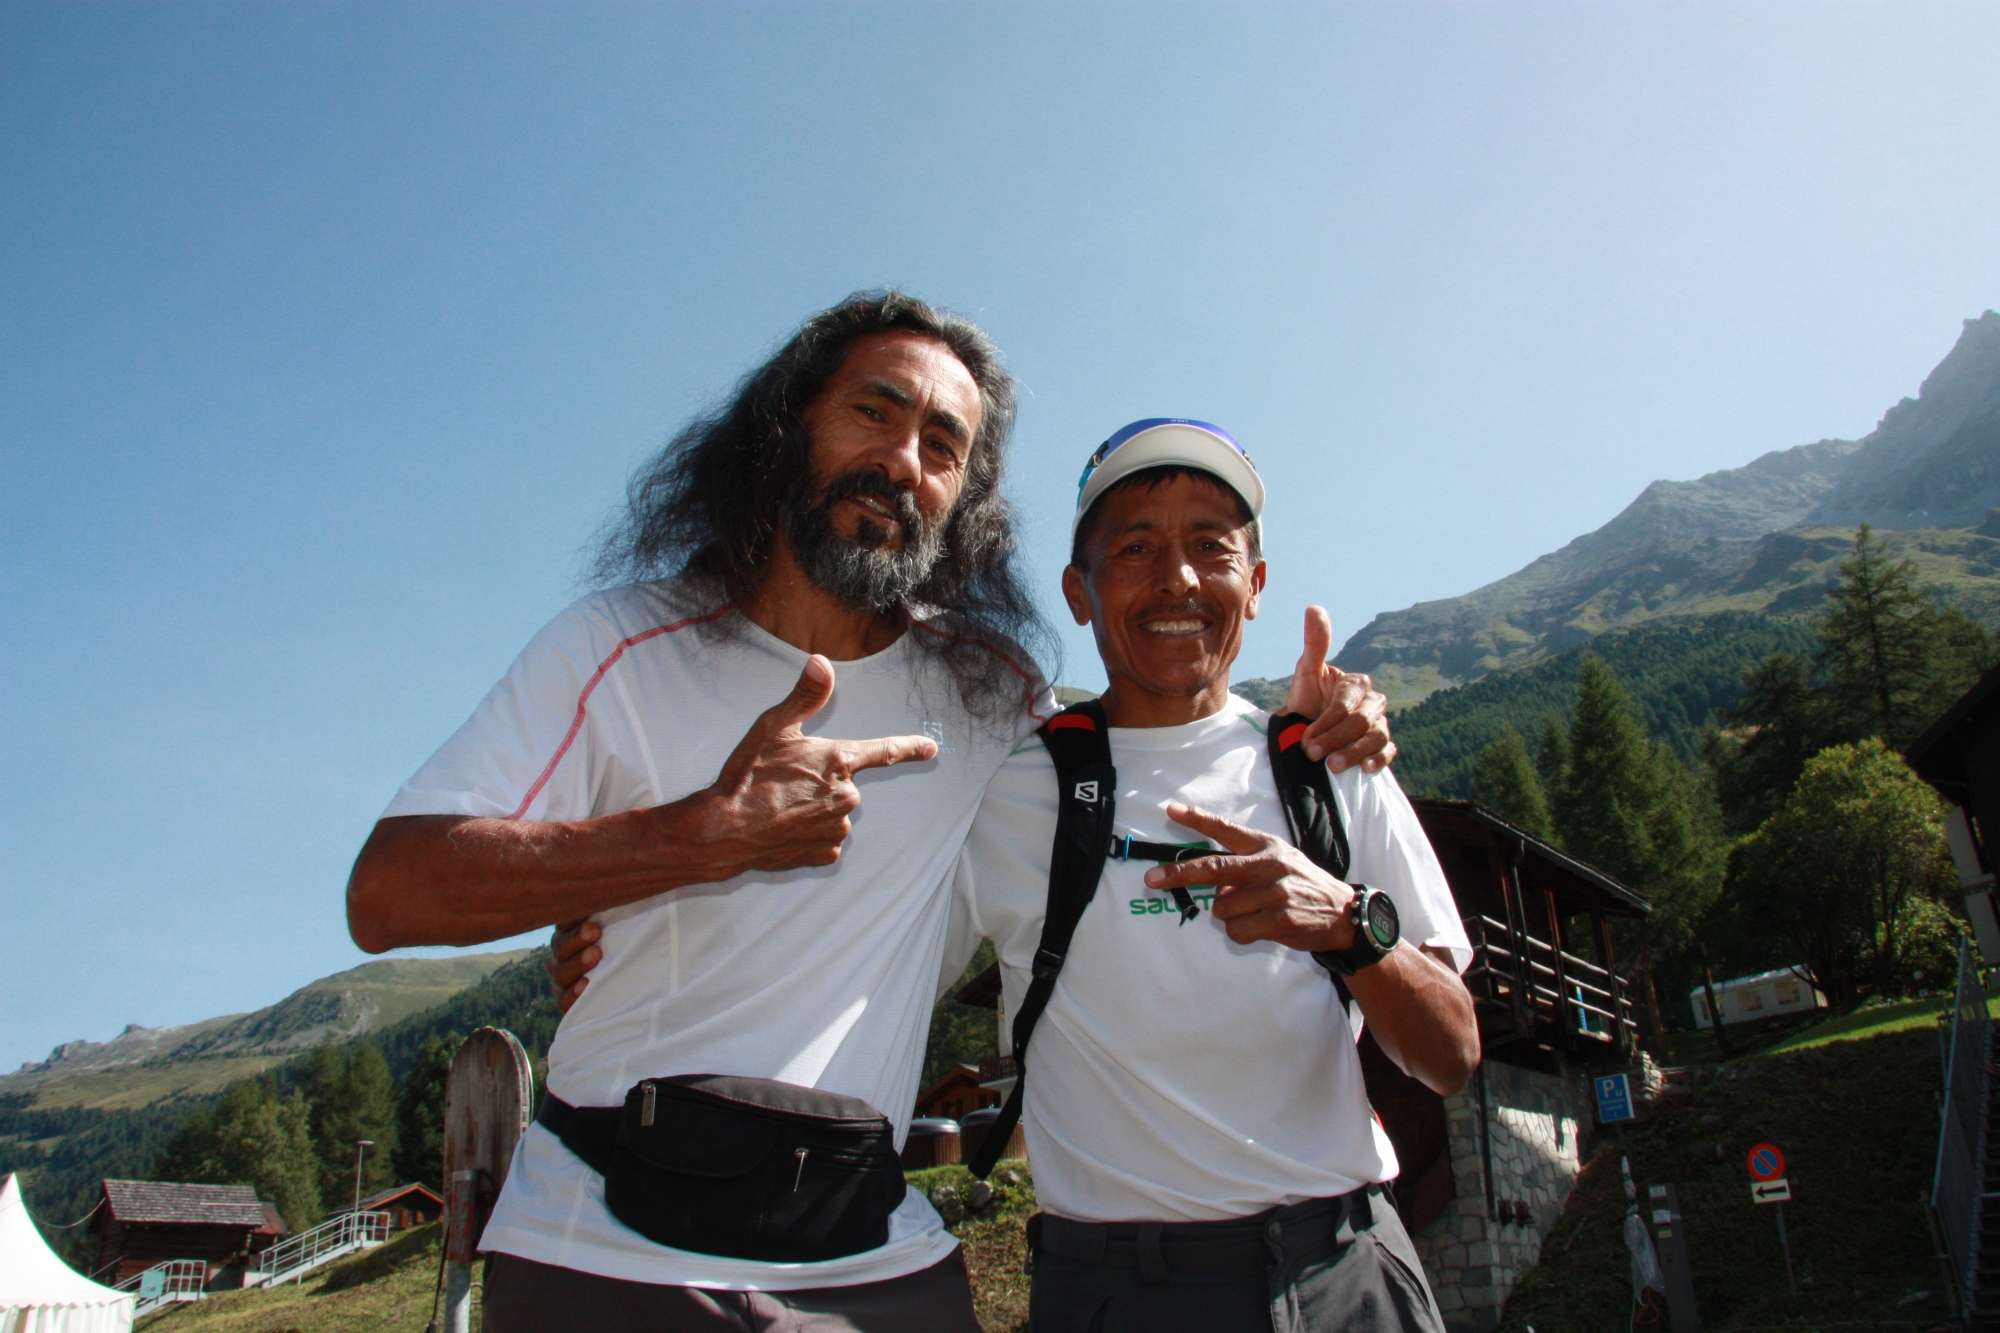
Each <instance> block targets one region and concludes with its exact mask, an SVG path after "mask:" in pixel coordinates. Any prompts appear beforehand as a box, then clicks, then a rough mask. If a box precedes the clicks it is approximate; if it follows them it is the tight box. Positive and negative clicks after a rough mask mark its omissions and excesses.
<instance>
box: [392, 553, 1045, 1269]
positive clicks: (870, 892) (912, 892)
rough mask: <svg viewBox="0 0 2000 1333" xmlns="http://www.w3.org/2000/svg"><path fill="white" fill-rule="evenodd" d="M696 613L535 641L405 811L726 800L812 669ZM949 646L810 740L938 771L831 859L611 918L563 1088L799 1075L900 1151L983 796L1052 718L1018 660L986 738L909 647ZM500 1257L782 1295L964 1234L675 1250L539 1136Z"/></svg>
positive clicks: (904, 1219) (857, 691) (775, 645)
mask: <svg viewBox="0 0 2000 1333" xmlns="http://www.w3.org/2000/svg"><path fill="white" fill-rule="evenodd" d="M724 614H733V613H726V612H725V613H724ZM713 616H714V613H710V616H709V618H713ZM699 618H700V617H699V616H696V615H691V613H690V612H689V610H688V609H687V608H686V606H685V605H684V604H683V602H682V600H681V598H680V596H679V593H678V590H677V588H676V587H675V585H673V584H671V583H668V584H642V585H639V586H636V587H630V588H622V589H618V590H616V591H613V592H608V593H600V594H597V595H594V596H591V597H586V598H585V599H583V600H582V601H580V602H578V603H577V604H576V605H575V606H573V607H571V608H570V609H569V610H567V611H565V612H563V613H562V614H561V615H559V616H557V617H556V619H555V620H554V621H553V622H552V623H551V624H550V625H549V626H548V627H547V628H546V629H544V630H543V631H542V632H541V633H540V634H538V635H536V636H535V639H534V641H533V642H531V643H530V644H529V645H528V647H527V648H526V650H525V651H523V652H522V654H521V656H520V658H519V659H518V660H517V661H516V662H515V663H514V665H513V667H512V668H511V669H510V670H509V671H508V672H507V675H506V677H505V678H504V679H502V680H501V681H500V683H499V684H497V685H495V686H494V687H493V689H492V691H491V692H490V693H489V694H488V695H487V696H486V699H485V701H484V702H482V703H481V704H480V705H479V708H478V711H476V712H475V713H474V714H473V715H472V718H471V719H470V720H469V721H468V722H466V724H465V725H464V726H463V727H461V728H459V730H458V732H457V734H456V735H454V736H453V737H452V738H451V739H450V740H449V741H447V742H445V744H444V747H443V748H442V749H440V750H439V751H438V752H437V754H436V755H434V756H433V757H432V758H431V759H430V761H429V762H428V763H426V764H425V765H424V766H423V767H422V768H421V769H419V770H418V771H417V773H416V775H415V776H414V777H412V778H411V779H410V780H409V781H408V782H407V783H405V784H404V785H403V789H402V791H401V792H400V793H399V794H398V795H397V797H396V799H395V800H394V801H393V802H392V803H391V804H390V806H389V808H388V810H387V811H386V812H385V816H396V815H421V814H456V815H476V816H491V817H499V818H511V819H534V820H574V819H587V818H594V817H598V816H603V815H609V814H614V813H617V812H619V811H624V810H632V809H637V808H640V807H645V806H654V805H660V804H664V803H666V802H669V801H675V800H678V799H680V798H681V797H683V796H686V795H688V794H689V793H691V792H693V791H696V790H698V789H700V788H702V787H705V786H707V785H708V784H709V783H711V782H713V781H714V780H715V777H716V774H717V773H719V772H720V771H721V768H722V764H723V761H724V760H725V759H726V758H727V757H728V756H729V754H730V752H731V751H732V750H734V749H735V748H736V745H737V743H738V742H739V741H740V740H741V739H742V737H743V733H744V731H745V730H746V729H747V728H748V727H749V725H750V723H751V721H752V720H753V719H755V718H756V716H757V715H758V714H759V713H761V712H763V711H764V710H765V709H766V708H769V707H770V706H771V705H773V704H775V703H777V702H778V701H779V700H780V699H782V698H784V696H785V695H786V694H787V693H788V692H789V691H790V690H791V689H792V687H793V685H794V684H796V683H797V681H798V676H799V672H800V670H801V669H802V668H803V667H804V665H805V660H806V654H805V653H803V652H801V651H799V650H798V649H796V648H794V647H792V646H790V645H789V644H786V643H784V642H783V641H782V640H779V639H777V638H775V637H773V636H772V635H770V634H767V633H766V632H765V631H763V630H761V629H759V628H758V627H757V626H755V625H753V624H751V623H749V622H748V621H746V620H743V619H741V618H740V617H738V618H737V619H736V623H735V625H734V626H733V629H734V633H733V635H732V636H731V637H730V638H729V639H727V640H726V641H724V642H721V643H716V642H713V641H710V640H707V639H704V638H703V636H702V634H701V633H700V629H701V627H700V625H699V624H698V623H696V622H697V620H698V619H699ZM929 632H933V631H932V630H929V629H925V628H923V627H919V628H916V629H913V630H911V631H910V633H908V634H905V635H904V636H903V637H902V638H901V639H900V640H898V641H897V643H895V644H894V645H892V646H891V647H889V648H887V649H885V650H883V651H882V652H879V653H876V654H874V655H873V656H871V657H867V658H864V659H862V660H860V661H854V662H836V663H834V674H835V685H834V693H833V698H832V700H831V701H830V702H829V703H828V704H827V706H826V707H825V708H823V709H822V710H820V712H819V713H818V714H816V715H815V716H813V717H812V718H811V719H809V720H808V721H807V722H806V724H805V728H804V729H805V731H806V732H807V733H808V734H810V735H818V736H831V737H841V738H847V739H864V738H868V737H874V736H900V735H915V734H924V733H928V734H930V735H931V736H932V737H933V738H934V739H936V740H938V742H939V746H940V752H939V754H938V757H937V758H935V759H933V760H929V761H926V762H923V763H907V764H898V765H896V766H894V767H893V768H878V769H870V770H867V771H865V772H863V773H860V774H858V775H857V776H856V779H855V781H856V785H857V786H858V787H859V788H860V790H861V807H860V809H859V810H857V811H856V812H855V813H854V815H853V817H852V818H853V827H854V831H853V833H852V835H851V836H850V837H849V838H848V841H847V843H846V845H845V847H844V848H843V849H842V853H841V858H840V860H839V862H838V863H836V864H835V865H831V866H826V867H823V868H818V869H808V870H795V871H787V872H784V873H765V872H752V873H749V874H744V875H741V876H738V877H737V878H735V879H732V880H728V881H726V882H723V883H716V884H698V885H692V886H689V887H686V888H682V889H678V890H675V891H673V892H670V893H663V894H661V895H660V896H658V897H655V898H648V899H645V900H642V901H639V902H635V903H632V904H629V905H628V906H625V907H621V908H618V909H616V910H614V911H610V912H604V913H600V914H599V915H598V917H597V918H596V919H597V920H598V921H600V922H602V923H603V926H604V939H603V949H604V961H603V962H602V963H601V964H600V965H599V966H598V967H597V969H596V970H595V971H594V972H593V973H592V974H591V978H590V986H589V988H588V989H586V990H585V991H584V993H583V995H582V997H581V998H580V999H579V1000H578V1001H577V1003H576V1005H575V1007H574V1008H572V1009H571V1010H570V1012H569V1013H568V1015H566V1016H565V1017H564V1019H563V1022H562V1026H561V1027H560V1028H559V1029H558V1030H557V1032H556V1038H555V1043H554V1045H553V1046H552V1047H551V1048H550V1050H549V1088H550V1090H551V1091H553V1092H554V1093H555V1094H556V1095H557V1096H559V1097H561V1098H562V1099H563V1100H565V1101H567V1102H570V1103H571V1104H573V1105H577V1106H616V1105H619V1104H621V1103H622V1102H623V1101H624V1099H625V1092H626V1089H627V1088H629V1087H630V1086H631V1085H632V1084H634V1083H636V1082H638V1081H639V1080H640V1079H642V1078H648V1077H656V1076H669V1075H674V1074H700V1073H716V1074H737V1075H748V1076H754V1077H760V1078H774V1079H782V1080H784V1081H786V1082H788V1083H797V1084H802V1085H805V1086H808V1087H815V1088H824V1089H827V1090H829V1091H832V1092H839V1093H844V1094H846V1095H848V1096H852V1097H860V1098H862V1099H864V1100H866V1101H867V1102H869V1103H870V1104H871V1105H873V1106H875V1107H877V1108H878V1109H880V1110H881V1111H883V1112H884V1113H885V1114H887V1115H888V1116H890V1117H891V1119H893V1120H894V1121H895V1123H896V1134H897V1141H898V1143H899V1144H900V1143H901V1141H902V1138H903V1136H904V1134H905V1133H906V1132H907V1130H908V1124H909V1117H910V1110H911V1106H912V1104H913V1102H914V1101H915V1099H916V1092H917V1079H918V1075H919V1073H920V1072H921V1068H922V1061H923V1053H924V1049H923V1048H924V1040H925V1037H926V1035H927V1033H928V1031H929V1027H930V1013H931V1000H932V996H933V993H934V990H935V985H936V979H937V976H938V972H939V968H940V965H941V962H942V959H943V954H944V947H945V938H946V932H947V926H948V920H949V916H950V895H949V893H948V891H947V885H948V883H949V879H950V875H951V872H952V867H953V863H954V861H955V860H956V858H957V856H958V851H959V848H960V845H961V844H962V842H963V840H964V837H965V833H966V830H967V828H968V827H969V826H970V825H971V823H972V816H973V814H974V812H975V810H976V809H977V808H978V804H979V799H980V795H981V793H982V792H983V791H984V789H985V787H986V783H987V780H988V779H989V778H990V777H992V775H993V772H994V770H995V769H996V768H998V767H999V765H1000V764H1001V762H1002V761H1003V760H1004V759H1005V758H1006V755H1007V753H1008V751H1009V750H1011V749H1012V748H1014V746H1015V745H1017V744H1018V743H1019V741H1020V740H1021V738H1022V737H1023V736H1025V735H1027V734H1029V733H1030V732H1031V731H1032V728H1033V726H1034V721H1033V720H1032V714H1031V711H1030V709H1031V708H1032V713H1041V714H1044V715H1045V714H1046V713H1047V712H1048V711H1049V709H1050V707H1051V704H1050V703H1047V702H1044V701H1043V700H1042V698H1041V689H1042V687H1041V686H1040V685H1039V684H1038V683H1034V684H1031V682H1030V680H1029V676H1028V674H1027V673H1028V672H1031V671H1032V665H1031V664H1030V663H1029V662H1028V661H1027V659H1025V658H1022V657H1018V656H1017V657H1015V658H1013V659H1012V661H1013V662H1014V663H1017V664H1018V666H1017V668H1016V669H1017V670H1022V686H1023V695H1022V699H1023V712H1022V716H1021V718H1020V720H1019V721H1018V722H1015V721H1011V720H1010V721H1008V722H1006V723H1004V724H1002V725H1001V726H1000V727H998V728H993V727H985V728H982V727H981V726H980V725H978V724H976V723H975V722H973V721H972V720H971V719H970V717H969V716H968V715H967V714H966V712H965V710H964V709H963V707H962V706H961V705H960V704H959V702H958V696H957V694H956V692H955V690H954V688H953V686H952V684H951V682H950V681H949V680H948V679H946V678H944V677H943V676H942V674H941V673H940V672H939V671H937V670H935V669H931V668H926V667H924V666H923V665H922V663H924V662H925V661H927V660H929V659H927V658H925V657H924V656H922V655H920V654H917V653H914V652H913V651H912V646H913V639H914V636H916V635H918V634H923V633H929ZM996 731H997V732H998V733H999V734H996ZM483 1244H484V1247H485V1248H487V1249H492V1250H500V1251H504V1252H506V1253H508V1254H515V1255H520V1256H521V1257H523V1258H527V1259H533V1260H536V1261H539V1262H541V1263H547V1264H556V1265H559V1266H561V1267H564V1268H574V1269H579V1270H581V1271H583V1272H587V1273H597V1274H601V1275H603V1276H606V1277H613V1278H622V1279H626V1280H630V1281H638V1282H654V1283H670V1284H674V1285H681V1286H702V1287H719V1288H729V1289H734V1290H753V1289H761V1290H786V1289H797V1288H805V1287H825V1286H848V1285H854V1284H858V1283H863V1282H877V1281H882V1280H885V1279H888V1278H893V1277H900V1276H903V1275H905V1274H908V1273H913V1272H916V1271H918V1270H921V1269H923V1268H927V1267H929V1266H930V1265H932V1264H934V1263H936V1262H938V1261H939V1260H940V1259H942V1258H944V1257H945V1256H947V1255H949V1254H950V1253H951V1250H952V1248H953V1247H954V1246H955V1245H956V1244H957V1242H956V1241H955V1240H953V1239H952V1237H951V1235H950V1234H949V1233H948V1232H946V1231H945V1230H944V1229H943V1224H942V1222H941V1221H940V1220H939V1218H938V1216H937V1213H936V1211H935V1210H933V1209H932V1208H931V1206H930V1204H929V1203H928V1202H926V1201H925V1200H924V1199H923V1198H922V1197H920V1196H919V1195H918V1194H917V1193H915V1192H912V1193H911V1194H910V1195H909V1196H908V1197H907V1198H906V1199H905V1200H904V1203H903V1205H902V1207H901V1208H900V1209H898V1210H897V1212H896V1213H895V1215H894V1217H893V1218H892V1220H891V1225H890V1232H889V1240H888V1243H887V1244H885V1245H883V1246H882V1247H881V1248H879V1249H875V1250H870V1251H867V1252H865V1253H862V1254H856V1255H850V1256H848V1257H846V1258H842V1259H834V1260H827V1261H824V1262H820V1263H810V1264H774V1263H761V1262H752V1261H749V1260H743V1259H731V1258H723V1257H718V1256H714V1255H706V1254H696V1253H691V1252H688V1251H683V1250H675V1249H670V1248H668V1247H666V1246H662V1245H657V1244H654V1243H653V1242H652V1241H650V1240H647V1239H646V1238H645V1237H644V1236H641V1235H640V1234H639V1233H638V1232H636V1231H633V1230H631V1229H630V1228H628V1227H626V1226H625V1225H623V1224H622V1223H620V1222H618V1221H617V1220H616V1219H615V1218H613V1217H612V1216H611V1214H610V1213H609V1211H608V1210H607V1209H606V1208H605V1206H604V1189H603V1180H602V1178H601V1177H600V1176H598V1174H597V1173H596V1172H594V1171H592V1170H591V1169H590V1168H589V1167H588V1166H586V1165H584V1163H583V1162H582V1161H581V1160H579V1159H578V1158H577V1157H576V1156H574V1155H573V1154H572V1153H571V1152H570V1151H569V1150H568V1149H567V1148H565V1147H563V1145H562V1142H561V1141H560V1140H559V1139H557V1138H556V1137H555V1136H554V1135H553V1134H551V1133H549V1132H548V1131H547V1130H545V1129H543V1128H542V1127H541V1126H540V1125H538V1124H537V1125H532V1126H530V1128H529V1130H528V1132H527V1134H526V1135H525V1136H524V1137H523V1138H522V1140H521V1146H520V1148H519V1150H518V1151H517V1152H516V1154H515V1157H514V1162H513V1165H512V1167H511V1169H510V1174H509V1176H508V1179H507V1184H506V1188H505V1189H504V1190H503V1191H502V1192H501V1195H500V1199H499V1202H498V1204H497V1206H496V1207H495V1209H494V1213H493V1218H492V1221H491V1223H490V1224H489V1225H488V1226H487V1228H486V1233H485V1239H484V1242H483Z"/></svg>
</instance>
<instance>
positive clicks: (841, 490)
mask: <svg viewBox="0 0 2000 1333" xmlns="http://www.w3.org/2000/svg"><path fill="white" fill-rule="evenodd" d="M863 495H865V496H868V497H869V498H870V499H875V500H880V501H882V502H883V503H884V504H885V505H887V506H888V507H889V509H890V511H891V512H892V513H894V514H895V517H896V521H897V522H898V523H900V524H902V525H903V531H904V533H905V534H906V535H909V536H916V535H917V534H919V533H921V532H922V531H923V530H924V527H925V523H924V516H923V513H922V511H920V510H919V509H918V508H917V501H916V497H915V496H913V495H911V494H910V493H909V492H908V491H906V490H904V489H903V488H902V487H901V486H898V485H896V484H895V483H894V482H892V481H890V480H889V479H888V478H887V477H885V476H883V475H882V474H881V473H879V472H874V471H869V470H866V469H864V470H862V471H859V472H849V473H845V474H844V475H842V476H838V477H835V478H833V479H832V480H831V481H829V482H827V483H826V485H824V486H822V487H820V492H819V501H818V503H817V505H816V506H815V507H816V508H818V509H820V510H821V511H825V510H829V509H832V508H833V507H834V506H835V505H836V504H839V503H840V502H841V501H842V500H851V499H854V498H856V497H857V496H863Z"/></svg>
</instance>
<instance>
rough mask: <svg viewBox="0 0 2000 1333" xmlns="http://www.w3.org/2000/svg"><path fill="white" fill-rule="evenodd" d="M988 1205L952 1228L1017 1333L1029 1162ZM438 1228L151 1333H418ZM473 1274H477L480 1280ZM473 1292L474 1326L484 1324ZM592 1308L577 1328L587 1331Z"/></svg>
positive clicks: (237, 1295)
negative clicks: (386, 1332) (384, 1332)
mask: <svg viewBox="0 0 2000 1333" xmlns="http://www.w3.org/2000/svg"><path fill="white" fill-rule="evenodd" d="M909 1181H910V1188H912V1189H915V1190H921V1191H923V1192H924V1193H925V1194H929V1193H930V1191H931V1190H933V1189H935V1188H936V1187H937V1186H939V1185H949V1186H951V1187H952V1188H954V1189H956V1190H957V1191H958V1193H959V1197H960V1198H964V1196H965V1193H966V1190H967V1188H968V1187H969V1186H970V1185H971V1183H972V1175H971V1173H970V1172H968V1171H967V1170H966V1169H965V1168H964V1167H962V1166H940V1167H933V1168H932V1169H930V1170H928V1171H913V1172H911V1173H910V1176H909ZM993 1183H994V1185H995V1190H994V1197H993V1200H992V1202H991V1203H989V1204H988V1205H987V1206H986V1207H985V1208H983V1209H981V1210H979V1211H978V1212H977V1213H972V1214H968V1215H967V1216H966V1217H964V1218H962V1219H960V1220H959V1221H957V1222H955V1223H952V1224H951V1232H952V1234H953V1235H955V1236H957V1237H958V1238H959V1241H960V1243H961V1244H962V1245H963V1246H964V1248H965V1263H966V1269H967V1271H968V1272H969V1274H970V1276H971V1279H972V1294H973V1308H974V1310H975V1311H976V1312H977V1314H978V1316H979V1322H980V1326H981V1327H982V1328H984V1329H985V1330H987V1333H1018V1330H1022V1329H1025V1328H1027V1326H1028V1277H1027V1273H1026V1271H1025V1267H1024V1260H1025V1259H1026V1256H1027V1244H1026V1238H1025V1236H1024V1234H1023V1231H1022V1224H1023V1222H1024V1221H1025V1219H1026V1218H1027V1216H1028V1214H1029V1213H1032V1212H1033V1211H1034V1210H1035V1186H1034V1181H1033V1179H1032V1178H1031V1177H1030V1176H1029V1175H1028V1170H1027V1164H1026V1163H1025V1162H1004V1163H1002V1164H1001V1166H1000V1169H999V1170H997V1171H995V1172H994V1173H993ZM437 1272H438V1228H437V1227H436V1225H431V1226H427V1227H413V1228H411V1229H410V1230H409V1231H406V1232H404V1233H402V1234H401V1235H399V1236H397V1237H396V1238H395V1239H393V1240H391V1241H390V1242H389V1243H388V1244H386V1245H383V1246H381V1247H379V1248H377V1249H373V1250H370V1251H368V1252H367V1253H365V1254H359V1255H356V1256H354V1257H353V1258H351V1259H344V1260H342V1261H341V1262H339V1263H336V1264H330V1265H328V1266H327V1267H326V1268H324V1269H322V1270H321V1271H320V1272H318V1273H316V1274H314V1275H312V1276H311V1277H308V1278H307V1279H306V1280H305V1281H304V1282H302V1283H299V1284H298V1285H296V1286H284V1287H278V1288H275V1289H273V1290H270V1291H261V1290H260V1291H233V1292H228V1293H226V1294H221V1295H215V1296H211V1297H209V1298H208V1299H207V1300H205V1301H192V1302H189V1303H188V1304H185V1305H171V1306H168V1307H167V1308H166V1309H164V1310H162V1311H160V1312H159V1313H158V1314H154V1315H149V1316H147V1318H146V1319H145V1320H144V1321H143V1323H142V1324H141V1327H142V1328H143V1329H144V1330H145V1333H374V1330H378V1329H403V1330H407V1331H408V1333H417V1330H419V1329H421V1328H423V1327H424V1324H425V1322H426V1321H427V1320H429V1318H430V1312H431V1297H432V1293H433V1291H434V1289H435V1284H436V1282H437ZM475 1276H477V1275H476V1274H475ZM479 1292H480V1289H479V1287H478V1286H476V1285H475V1286H474V1287H473V1318H472V1327H473V1329H474V1330H475V1333H477V1330H478V1328H479V1326H480V1320H479ZM588 1314H589V1312H588V1311H581V1312H579V1320H578V1324H577V1326H578V1327H579V1328H585V1327H588V1326H589V1320H588Z"/></svg>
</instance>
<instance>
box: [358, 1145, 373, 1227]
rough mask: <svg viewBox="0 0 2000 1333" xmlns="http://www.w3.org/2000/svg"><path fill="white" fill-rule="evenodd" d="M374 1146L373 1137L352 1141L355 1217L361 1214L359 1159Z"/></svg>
mask: <svg viewBox="0 0 2000 1333" xmlns="http://www.w3.org/2000/svg"><path fill="white" fill-rule="evenodd" d="M374 1146H375V1140H373V1139H356V1140H355V1141H354V1216H355V1218H356V1219H359V1218H360V1216H361V1159H362V1157H364V1156H365V1155H366V1154H367V1152H368V1150H369V1149H370V1148H372V1147H374Z"/></svg>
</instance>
